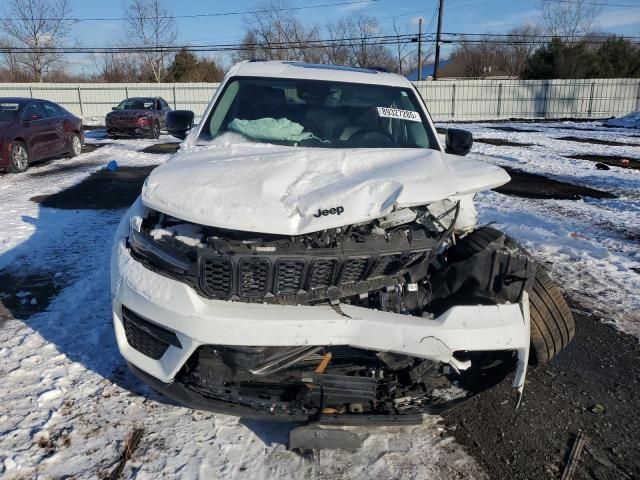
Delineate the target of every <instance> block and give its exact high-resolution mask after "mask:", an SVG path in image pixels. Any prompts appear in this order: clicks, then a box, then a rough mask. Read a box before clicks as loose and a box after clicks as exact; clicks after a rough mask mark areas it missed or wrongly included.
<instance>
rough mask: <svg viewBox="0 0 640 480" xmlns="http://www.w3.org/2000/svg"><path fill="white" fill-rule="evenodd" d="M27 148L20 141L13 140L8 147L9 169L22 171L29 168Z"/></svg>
mask: <svg viewBox="0 0 640 480" xmlns="http://www.w3.org/2000/svg"><path fill="white" fill-rule="evenodd" d="M29 160H30V159H29V150H27V146H26V145H25V144H24V143H22V142H13V143H12V144H11V148H10V149H9V171H10V172H11V173H22V172H24V171H26V170H27V168H29Z"/></svg>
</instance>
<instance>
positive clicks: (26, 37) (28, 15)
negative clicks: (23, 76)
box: [0, 0, 73, 82]
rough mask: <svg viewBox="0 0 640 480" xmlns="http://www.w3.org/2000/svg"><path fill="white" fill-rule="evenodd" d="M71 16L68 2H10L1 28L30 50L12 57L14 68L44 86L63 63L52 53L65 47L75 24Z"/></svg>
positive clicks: (32, 0)
mask: <svg viewBox="0 0 640 480" xmlns="http://www.w3.org/2000/svg"><path fill="white" fill-rule="evenodd" d="M71 15H72V9H71V4H70V3H69V0H10V3H9V6H8V8H7V10H6V12H5V17H6V18H5V19H4V20H3V21H2V22H1V23H0V28H1V29H2V31H3V32H4V33H5V34H6V35H7V36H8V37H10V38H11V39H12V40H13V42H12V43H13V44H14V45H15V46H16V47H21V48H25V49H27V50H26V51H25V52H15V53H11V54H10V57H11V59H10V62H11V63H12V64H13V68H16V69H21V70H24V71H25V73H27V74H28V75H29V76H30V77H31V78H32V79H33V80H35V81H36V82H41V81H42V78H43V76H44V74H46V73H47V72H48V71H49V70H50V69H51V68H53V67H54V66H55V65H56V63H59V61H60V59H61V54H59V53H54V52H52V51H51V50H50V49H51V48H55V47H60V46H62V45H63V44H64V41H65V39H66V38H67V36H68V34H69V27H70V26H71V25H72V23H73V19H72V18H71ZM7 58H8V57H7V56H5V60H6V59H7Z"/></svg>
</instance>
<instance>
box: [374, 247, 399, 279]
mask: <svg viewBox="0 0 640 480" xmlns="http://www.w3.org/2000/svg"><path fill="white" fill-rule="evenodd" d="M402 264H403V262H402V254H400V253H390V254H387V255H380V257H379V258H378V261H377V262H376V264H375V266H374V267H373V270H372V271H371V273H370V274H369V278H375V277H381V276H384V275H392V274H394V273H396V272H398V270H400V268H402Z"/></svg>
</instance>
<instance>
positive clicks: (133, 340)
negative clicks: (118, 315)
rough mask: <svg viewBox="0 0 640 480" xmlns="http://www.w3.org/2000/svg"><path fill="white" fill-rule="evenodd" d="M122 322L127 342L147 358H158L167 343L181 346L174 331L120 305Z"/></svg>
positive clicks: (167, 346) (163, 351)
mask: <svg viewBox="0 0 640 480" xmlns="http://www.w3.org/2000/svg"><path fill="white" fill-rule="evenodd" d="M122 324H123V326H124V334H125V336H126V337H127V343H128V344H129V345H131V347H133V348H134V349H136V350H137V351H138V352H140V353H142V354H143V355H146V356H147V357H149V358H152V359H154V360H159V359H160V358H161V357H162V355H164V353H165V352H166V351H167V348H169V345H175V346H176V347H178V348H182V345H181V344H180V341H179V340H178V337H176V334H175V333H173V332H172V331H170V330H167V329H165V328H162V327H160V326H158V325H156V324H154V323H151V322H149V321H147V320H145V319H144V318H142V317H140V316H139V315H137V314H135V313H133V312H132V311H131V310H129V309H128V308H126V307H122Z"/></svg>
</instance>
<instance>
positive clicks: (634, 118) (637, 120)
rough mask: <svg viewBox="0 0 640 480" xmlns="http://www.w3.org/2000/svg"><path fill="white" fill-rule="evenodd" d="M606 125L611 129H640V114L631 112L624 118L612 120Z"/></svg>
mask: <svg viewBox="0 0 640 480" xmlns="http://www.w3.org/2000/svg"><path fill="white" fill-rule="evenodd" d="M604 123H605V125H607V126H609V127H623V128H640V112H631V113H629V114H627V115H625V116H624V117H618V118H612V119H610V120H607V121H606V122H604Z"/></svg>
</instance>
